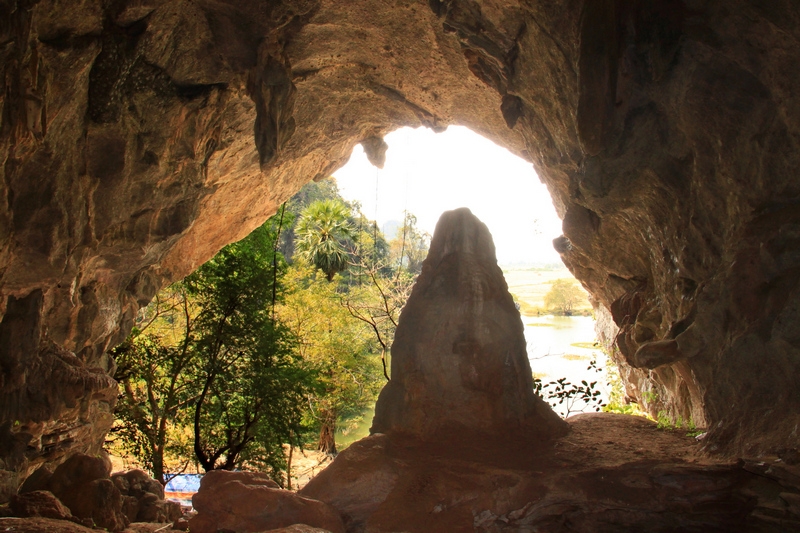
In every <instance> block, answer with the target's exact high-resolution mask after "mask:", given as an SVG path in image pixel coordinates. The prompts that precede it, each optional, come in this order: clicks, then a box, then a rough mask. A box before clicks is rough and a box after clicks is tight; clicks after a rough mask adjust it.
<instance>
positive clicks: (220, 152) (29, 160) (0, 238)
mask: <svg viewBox="0 0 800 533" xmlns="http://www.w3.org/2000/svg"><path fill="white" fill-rule="evenodd" d="M798 40H800V8H799V7H798V5H797V4H796V3H795V2H791V1H789V0H775V1H773V2H762V1H756V0H730V1H728V2H696V1H692V2H689V1H685V2H684V1H679V0H669V1H665V2H632V3H631V2H613V1H610V0H597V1H595V0H591V1H588V0H556V1H548V2H541V1H526V2H519V1H515V0H485V1H480V2H477V1H474V0H452V1H447V2H442V1H438V0H431V1H427V2H426V1H423V0H403V1H398V2H391V3H387V2H383V1H380V0H361V1H358V2H339V1H335V0H281V1H274V2H266V1H265V0H240V1H237V2H232V1H222V0H220V1H216V0H200V1H196V2H188V1H186V0H164V1H160V2H149V1H140V0H122V1H119V2H100V1H99V0H82V1H80V2H56V1H53V0H40V1H38V2H36V1H33V2H22V1H16V0H5V1H3V2H0V42H2V43H4V46H3V48H2V49H1V50H0V72H1V73H2V76H0V80H2V81H1V82H0V83H2V85H3V90H2V91H0V109H1V110H2V113H1V114H0V116H1V117H2V119H0V120H2V124H0V198H1V199H2V200H0V296H1V297H0V317H1V318H0V443H2V446H0V502H2V501H6V500H7V499H8V498H9V496H10V495H11V494H13V493H14V492H15V491H16V489H17V487H18V486H19V484H20V483H21V482H22V481H23V480H24V478H26V477H27V476H28V475H29V474H30V473H31V472H33V471H34V470H36V468H38V467H39V466H40V465H41V464H43V463H50V464H52V465H56V464H58V463H59V462H61V461H63V460H64V458H65V457H66V456H67V455H69V454H72V453H75V452H83V453H89V454H94V453H97V452H99V450H100V446H101V443H102V440H103V438H102V435H103V434H104V432H105V431H106V430H107V429H108V428H109V427H110V424H111V420H112V418H111V410H112V408H113V404H114V401H115V396H116V395H115V390H114V383H113V381H112V380H111V379H110V378H109V374H110V373H112V372H113V368H114V362H113V361H112V360H111V359H110V358H109V356H108V355H107V352H106V350H107V348H108V347H109V346H111V345H113V344H114V343H116V342H119V341H120V340H121V339H122V338H123V337H124V336H125V334H126V333H127V331H128V329H129V327H130V323H131V318H132V317H133V314H134V313H135V311H136V309H137V308H138V307H139V306H141V305H144V304H145V303H146V302H147V301H148V300H149V299H150V298H151V297H152V296H153V294H154V293H155V292H156V291H157V290H158V288H159V287H160V286H163V285H164V284H165V283H167V282H168V281H171V280H175V279H179V278H181V277H182V276H183V275H185V274H186V273H188V272H190V271H191V270H192V269H194V268H196V267H197V266H198V265H199V264H201V263H202V262H203V261H204V260H206V259H207V258H209V257H210V256H211V255H212V254H213V253H214V252H215V251H216V250H218V249H219V248H220V247H222V246H223V245H224V244H226V243H228V242H231V241H234V240H236V239H238V238H240V237H243V236H244V235H245V234H246V233H247V232H248V231H250V230H252V229H253V228H254V227H256V226H257V225H258V224H260V223H261V222H262V221H263V220H264V219H265V218H266V217H267V216H269V215H270V214H272V213H274V212H275V210H276V208H277V206H278V205H279V204H280V203H281V202H283V201H284V200H285V199H287V198H288V197H289V196H290V195H291V194H292V193H293V192H294V191H296V190H298V189H299V187H300V186H301V185H302V183H303V182H305V181H308V180H310V179H313V178H315V177H322V176H326V175H328V174H330V172H331V171H332V170H333V169H334V168H336V167H338V166H339V165H341V164H342V163H343V162H344V161H345V160H346V158H347V156H348V154H349V153H350V150H351V148H352V147H353V145H354V144H355V143H357V142H360V141H362V140H364V141H366V143H367V146H368V148H369V150H370V153H371V154H372V157H373V159H374V160H375V161H376V162H377V163H380V161H381V154H382V146H381V145H380V143H378V142H376V141H375V139H378V138H381V137H382V136H383V135H384V134H385V133H386V132H387V131H390V130H392V129H394V128H396V127H398V126H402V125H411V126H420V125H424V126H428V127H432V128H434V129H442V128H445V127H446V126H447V125H449V124H463V125H466V126H469V127H471V128H473V129H474V130H475V131H477V132H479V133H481V134H483V135H485V136H487V137H489V138H490V139H492V140H494V141H495V142H497V143H499V144H501V145H503V146H506V147H508V148H509V149H510V150H511V151H512V152H514V153H516V154H519V155H521V156H522V157H525V158H526V159H528V160H529V161H531V162H532V163H533V164H534V165H535V167H536V169H537V171H538V173H539V176H540V177H541V179H542V180H543V181H544V182H545V183H546V184H547V186H548V188H549V189H550V191H551V193H552V194H553V199H554V203H555V205H556V208H557V210H558V212H559V214H560V215H561V216H562V217H563V218H564V224H563V229H564V236H563V238H560V239H557V242H556V246H557V248H558V249H559V250H560V251H561V253H562V256H563V258H564V261H565V262H566V263H567V265H568V266H569V267H570V269H571V270H572V271H573V272H574V273H575V274H576V275H577V277H578V278H579V279H581V281H582V282H583V283H584V285H585V286H586V287H587V288H588V289H589V290H590V292H591V293H592V294H593V296H594V297H595V299H596V301H597V302H598V306H599V311H598V312H599V313H600V314H605V313H608V314H609V315H610V317H611V320H610V321H608V325H609V327H608V328H607V329H606V334H607V338H608V340H609V343H613V344H615V346H616V349H617V351H616V352H615V357H616V358H617V359H618V361H620V362H621V363H622V364H623V370H622V373H623V376H624V377H625V379H626V382H627V386H628V391H629V393H630V394H631V395H632V396H633V397H635V398H636V399H638V400H639V401H640V402H641V403H643V404H646V406H647V408H648V409H649V410H650V411H651V413H653V414H656V413H657V412H659V411H661V410H663V411H666V412H667V413H669V414H672V415H676V416H677V415H680V416H681V417H682V418H683V419H689V418H691V419H693V420H694V422H695V423H696V424H697V425H698V426H703V425H707V426H708V427H709V428H710V432H709V437H708V439H707V441H706V442H707V443H708V446H709V448H710V449H714V450H717V451H720V452H725V453H729V454H753V455H757V454H763V453H769V452H772V451H777V450H791V449H796V448H798V445H797V438H798V436H797V429H796V428H797V427H798V425H799V424H800V396H799V395H797V394H796V391H797V377H796V376H798V375H800V348H798V336H799V335H800V334H799V333H798V332H799V331H800V315H798V309H800V286H798V279H800V278H798V275H797V272H798V269H800V261H799V260H798V257H799V256H800V255H799V254H798V250H800V237H798V235H799V233H798V224H800V220H798V217H800V215H798V213H800V210H798V209H797V206H798V205H799V204H800V182H799V181H798V180H797V178H796V170H795V169H796V168H798V166H800V165H798V158H800V150H798V149H797V143H798V141H797V140H798V138H800V104H799V103H798V96H797V91H796V90H795V88H796V87H797V86H798V85H800V83H798V79H797V78H798V76H800V74H798V70H797V69H796V68H795V67H796V65H797V64H798V62H799V61H800V46H798ZM487 179H490V178H487ZM612 322H613V324H612ZM673 341H674V342H673ZM650 343H657V344H650ZM645 393H649V394H645Z"/></svg>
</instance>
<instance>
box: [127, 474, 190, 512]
mask: <svg viewBox="0 0 800 533" xmlns="http://www.w3.org/2000/svg"><path fill="white" fill-rule="evenodd" d="M111 481H112V483H114V486H115V487H116V488H117V490H119V492H120V494H121V495H122V500H123V503H122V512H123V514H125V516H126V517H127V518H128V520H129V521H130V522H159V523H163V522H175V521H176V520H178V519H180V518H181V514H182V513H181V506H180V504H179V503H177V502H170V501H166V500H164V488H163V487H162V486H161V483H159V482H158V481H156V480H155V479H153V478H151V477H150V476H149V475H147V473H146V472H144V471H142V470H128V471H127V472H118V473H116V474H114V475H112V476H111Z"/></svg>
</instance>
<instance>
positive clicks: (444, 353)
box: [370, 208, 566, 441]
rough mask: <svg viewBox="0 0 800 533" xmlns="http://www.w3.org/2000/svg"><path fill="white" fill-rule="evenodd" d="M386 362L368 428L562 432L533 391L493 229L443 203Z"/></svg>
mask: <svg viewBox="0 0 800 533" xmlns="http://www.w3.org/2000/svg"><path fill="white" fill-rule="evenodd" d="M391 361H392V372H391V376H392V379H391V380H390V381H389V383H387V384H386V386H385V387H384V388H383V390H382V391H381V394H380V397H379V398H378V403H377V404H376V406H375V418H374V419H373V422H372V429H371V430H370V431H371V432H372V433H398V432H400V433H410V434H413V435H417V436H420V437H422V438H431V439H433V438H437V435H438V434H439V433H440V432H442V431H452V430H455V431H463V430H464V429H467V430H470V431H475V432H482V433H492V434H499V433H504V432H511V431H517V432H524V433H525V434H526V435H527V436H528V437H529V438H532V439H539V440H542V441H545V440H547V439H549V438H551V437H553V436H555V435H559V434H562V433H564V432H565V431H566V425H565V424H564V423H563V422H562V421H561V419H560V418H559V417H558V415H556V414H555V413H554V412H553V410H552V409H550V406H549V405H547V404H546V403H545V402H544V401H543V400H542V399H541V398H540V397H538V396H536V395H535V394H534V393H533V378H532V374H531V367H530V363H529V362H528V355H527V351H526V344H525V336H524V334H523V326H522V319H521V318H520V315H519V311H518V310H517V309H516V307H515V306H514V300H513V299H512V297H511V295H510V294H509V292H508V286H507V285H506V281H505V278H503V272H502V271H501V270H500V267H499V266H497V257H496V256H495V248H494V242H493V241H492V236H491V234H490V233H489V230H488V228H487V227H486V225H485V224H483V223H482V222H481V221H480V220H478V219H477V218H476V217H475V215H473V214H472V213H471V212H470V211H469V209H466V208H461V209H456V210H454V211H447V212H445V213H444V214H443V215H442V216H441V218H440V219H439V222H438V223H437V224H436V231H435V232H434V234H433V238H432V240H431V246H430V250H429V251H428V256H427V258H426V259H425V261H424V262H423V264H422V272H421V274H420V275H419V278H418V279H417V281H416V283H415V284H414V288H413V290H412V292H411V296H410V297H409V298H408V302H407V303H406V305H405V307H404V308H403V312H402V314H401V315H400V322H399V325H398V327H397V333H396V335H395V340H394V343H393V344H392V359H391Z"/></svg>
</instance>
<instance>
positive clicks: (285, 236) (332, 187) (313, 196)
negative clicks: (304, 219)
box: [278, 177, 343, 259]
mask: <svg viewBox="0 0 800 533" xmlns="http://www.w3.org/2000/svg"><path fill="white" fill-rule="evenodd" d="M321 200H340V201H343V199H342V197H341V195H340V194H339V187H338V186H337V185H336V180H335V179H334V178H332V177H329V178H326V179H323V180H320V181H309V182H308V183H306V184H305V185H304V186H303V188H302V189H300V190H299V191H297V193H296V194H295V195H294V196H292V198H291V199H290V200H289V201H288V202H286V204H284V205H285V206H286V210H285V213H284V220H283V226H284V229H283V231H282V232H281V236H280V242H279V248H278V249H279V251H280V252H281V253H282V254H283V256H284V257H286V258H287V259H288V258H291V257H292V256H293V255H294V252H295V238H296V236H295V227H296V225H297V221H298V219H299V218H300V213H302V212H303V210H304V209H305V208H307V207H308V206H309V205H311V204H312V203H314V202H318V201H321Z"/></svg>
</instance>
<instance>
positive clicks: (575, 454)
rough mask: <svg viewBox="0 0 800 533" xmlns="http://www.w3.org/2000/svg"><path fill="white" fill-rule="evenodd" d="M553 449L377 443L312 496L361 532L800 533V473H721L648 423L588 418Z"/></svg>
mask: <svg viewBox="0 0 800 533" xmlns="http://www.w3.org/2000/svg"><path fill="white" fill-rule="evenodd" d="M567 422H568V424H569V425H570V428H571V431H570V433H569V434H568V435H567V436H566V437H562V438H560V439H556V440H555V442H554V443H552V445H551V446H548V447H545V448H542V447H541V446H539V445H538V444H537V443H536V442H535V441H531V440H530V439H518V438H514V436H510V438H509V439H507V440H505V441H497V440H492V439H480V438H478V439H469V440H465V439H463V438H462V437H463V436H462V435H451V436H450V438H446V437H445V438H442V439H439V440H438V441H434V442H430V441H428V442H422V441H420V440H419V439H413V438H408V437H407V436H406V437H400V436H397V435H393V436H390V435H372V436H370V437H368V438H366V439H363V440H361V441H358V442H356V443H354V444H351V445H350V447H348V448H347V449H345V450H344V451H342V452H341V453H340V454H339V455H338V456H337V457H336V459H335V460H334V461H333V463H332V464H331V465H330V466H329V467H328V468H326V469H325V470H323V471H322V472H321V473H320V474H319V475H318V476H317V477H315V478H314V479H312V480H311V482H309V484H308V485H306V486H305V487H304V488H303V489H302V490H301V491H300V493H301V494H302V495H303V496H306V497H309V498H315V499H318V500H321V501H324V502H326V503H328V504H330V505H331V506H332V507H334V508H336V509H337V510H338V511H339V512H340V513H341V514H342V516H343V517H344V520H345V524H346V525H347V531H350V532H354V533H355V532H364V531H367V532H376V533H378V532H389V531H409V532H428V531H430V532H439V531H472V532H478V533H496V532H503V533H527V532H530V531H547V532H558V533H561V532H563V533H598V532H608V533H612V532H618V531H648V532H660V533H667V532H674V531H681V532H696V533H703V532H708V531H720V532H723V531H759V532H763V533H767V532H774V533H783V532H785V531H797V530H800V469H798V468H797V467H793V466H790V465H787V464H785V463H784V462H782V461H779V460H778V461H776V460H775V459H774V458H773V459H771V460H769V461H767V462H753V461H750V462H744V461H741V462H734V463H726V462H718V461H709V460H708V459H707V458H705V459H703V458H699V457H698V456H697V448H698V443H697V442H696V441H695V440H694V439H693V438H691V437H687V436H686V435H685V434H683V433H682V432H679V431H674V432H671V431H665V430H663V429H658V428H657V427H656V424H655V423H654V422H651V421H649V420H646V419H644V418H640V417H632V416H624V415H615V414H607V413H600V414H595V413H592V414H584V415H578V416H574V417H570V418H569V419H567Z"/></svg>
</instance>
